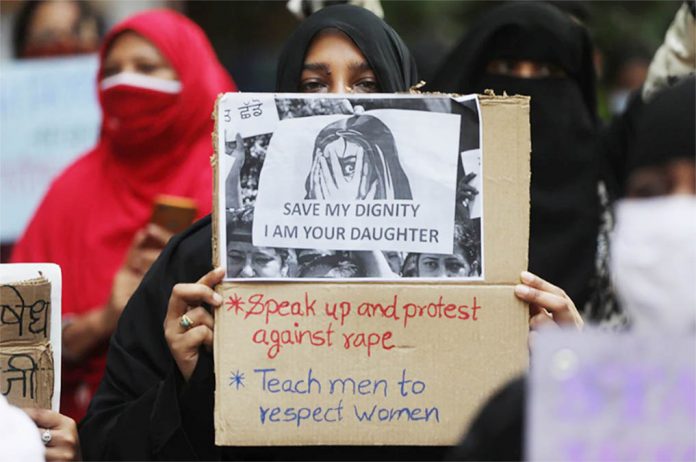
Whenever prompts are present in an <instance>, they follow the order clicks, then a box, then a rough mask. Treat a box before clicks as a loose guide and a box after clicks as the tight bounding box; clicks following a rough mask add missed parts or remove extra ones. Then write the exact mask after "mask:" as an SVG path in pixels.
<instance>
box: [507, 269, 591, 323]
mask: <svg viewBox="0 0 696 462" xmlns="http://www.w3.org/2000/svg"><path fill="white" fill-rule="evenodd" d="M520 276H521V279H522V284H518V285H517V286H516V287H515V295H516V296H517V298H519V299H520V300H522V301H525V302H527V303H529V311H530V313H529V314H530V316H531V318H530V320H529V328H530V329H531V330H538V329H540V328H543V327H559V326H560V327H570V328H574V329H577V330H581V329H582V327H583V325H584V324H585V323H584V321H583V320H582V317H581V316H580V313H578V310H577V308H575V304H574V303H573V301H572V300H571V299H570V297H568V295H566V293H565V292H564V291H563V289H561V288H560V287H556V286H555V285H553V284H551V283H549V282H546V281H545V280H543V279H542V278H540V277H539V276H536V275H534V274H532V273H530V272H528V271H523V272H522V274H521V275H520Z"/></svg>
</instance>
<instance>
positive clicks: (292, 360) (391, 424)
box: [213, 96, 530, 446]
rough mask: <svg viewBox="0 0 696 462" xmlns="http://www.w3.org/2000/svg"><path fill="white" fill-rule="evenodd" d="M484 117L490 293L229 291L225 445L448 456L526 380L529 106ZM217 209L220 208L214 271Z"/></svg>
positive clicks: (222, 399) (488, 106)
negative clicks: (426, 448) (392, 449)
mask: <svg viewBox="0 0 696 462" xmlns="http://www.w3.org/2000/svg"><path fill="white" fill-rule="evenodd" d="M219 109H220V108H218V110H219ZM480 111H481V121H482V153H483V154H482V159H478V158H475V160H474V161H473V162H480V163H483V164H485V168H484V169H483V181H482V182H483V189H485V191H486V198H485V201H483V204H482V205H483V212H482V214H481V215H482V216H483V217H484V219H485V223H484V225H483V226H482V229H483V233H484V241H485V247H486V248H485V253H484V262H483V263H484V266H485V268H486V270H485V276H484V277H483V278H482V280H477V281H465V282H462V281H458V282H451V281H447V280H446V279H442V280H438V281H437V282H434V281H431V282H418V281H417V280H413V279H412V280H408V279H405V280H402V281H390V282H380V283H377V282H362V283H358V282H350V281H343V282H316V281H314V282H311V283H310V282H297V281H295V282H258V281H256V282H238V281H235V282H225V283H223V284H221V285H220V286H218V287H217V291H218V292H219V293H221V294H222V296H223V298H224V299H225V302H224V304H223V307H222V308H221V309H220V310H218V311H217V313H216V318H215V341H214V354H215V374H216V397H215V398H216V399H215V429H216V444H217V445H233V446H256V445H385V444H394V445H447V444H454V443H456V442H457V440H458V439H459V437H460V436H461V434H462V432H463V431H464V430H465V428H466V427H467V425H468V423H469V422H470V420H471V419H472V418H473V416H474V414H475V412H476V411H477V410H478V408H479V406H480V405H481V404H482V403H483V402H485V400H486V399H487V398H488V397H489V396H490V394H491V393H492V392H494V391H495V389H496V388H498V387H499V386H500V385H501V384H503V383H504V382H505V381H507V380H509V379H510V378H512V377H514V376H515V375H517V374H519V373H521V372H522V371H523V370H524V369H525V368H526V367H527V361H528V352H527V334H528V311H527V308H526V305H525V304H523V303H522V302H520V301H519V300H517V299H516V298H515V296H514V286H515V284H516V283H517V282H518V280H519V273H520V271H522V270H524V269H526V266H527V241H528V236H529V176H530V175H529V154H530V136H529V99H528V98H525V97H492V96H480ZM216 116H217V130H216V138H215V148H216V151H217V152H218V153H219V152H220V145H222V143H220V145H219V144H218V142H217V141H218V140H220V138H221V137H222V134H221V126H222V124H221V121H222V120H224V113H222V112H221V113H219V114H217V113H216ZM214 165H215V167H216V176H215V179H216V188H215V189H216V194H217V192H218V191H219V188H218V184H219V182H220V179H219V175H218V174H217V173H218V172H217V169H218V167H219V162H218V160H217V159H214ZM222 203H224V202H221V201H220V198H219V197H218V196H217V195H216V197H215V199H214V204H215V211H214V215H213V218H214V226H213V228H214V229H215V230H216V231H214V236H213V253H214V255H213V260H214V262H215V263H217V262H219V261H220V255H219V254H218V252H219V246H218V239H220V238H221V237H220V234H219V232H218V230H219V221H218V220H220V209H221V206H220V204H222Z"/></svg>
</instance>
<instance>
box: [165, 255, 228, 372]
mask: <svg viewBox="0 0 696 462" xmlns="http://www.w3.org/2000/svg"><path fill="white" fill-rule="evenodd" d="M224 276H225V270H224V269H223V268H215V269H214V270H212V271H210V272H209V273H207V274H206V275H205V276H203V277H202V278H200V279H199V280H198V281H197V282H195V283H193V284H184V283H181V284H177V285H175V286H174V289H172V295H171V297H170V298H169V307H168V308H167V316H166V317H165V319H164V337H165V338H166V340H167V345H169V350H170V351H171V353H172V356H173V357H174V361H175V362H176V365H177V367H178V368H179V371H180V372H181V375H182V376H183V377H184V380H186V381H187V382H188V380H189V378H191V374H193V371H194V369H195V368H196V364H198V354H199V349H200V347H201V346H206V347H209V348H212V347H213V316H212V315H211V314H210V313H209V312H208V310H206V309H205V308H204V307H203V306H202V305H203V303H207V304H208V305H210V306H211V307H213V308H214V309H215V308H218V307H219V306H220V305H222V297H221V296H220V295H219V294H218V293H216V292H215V291H214V290H213V287H215V285H217V284H219V283H220V282H221V281H222V278H223V277H224ZM184 315H186V316H187V317H188V319H190V320H191V321H192V324H191V326H189V327H184V326H183V325H182V322H181V320H182V317H183V316H184Z"/></svg>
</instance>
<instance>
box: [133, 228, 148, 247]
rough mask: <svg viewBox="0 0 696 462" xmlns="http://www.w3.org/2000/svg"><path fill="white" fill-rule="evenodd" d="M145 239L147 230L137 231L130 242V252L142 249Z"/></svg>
mask: <svg viewBox="0 0 696 462" xmlns="http://www.w3.org/2000/svg"><path fill="white" fill-rule="evenodd" d="M145 239H147V229H145V228H143V229H139V230H138V231H137V232H136V233H135V236H133V241H131V250H133V249H137V248H139V247H142V246H143V244H144V243H145Z"/></svg>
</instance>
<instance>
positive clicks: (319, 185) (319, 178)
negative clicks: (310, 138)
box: [317, 162, 328, 199]
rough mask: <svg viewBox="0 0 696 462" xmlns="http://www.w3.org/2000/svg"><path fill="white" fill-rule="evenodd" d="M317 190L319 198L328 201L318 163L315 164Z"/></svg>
mask: <svg viewBox="0 0 696 462" xmlns="http://www.w3.org/2000/svg"><path fill="white" fill-rule="evenodd" d="M317 188H318V189H319V197H321V198H322V199H328V195H327V191H326V184H325V180H324V175H323V172H322V169H321V164H320V163H319V162H317Z"/></svg>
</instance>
